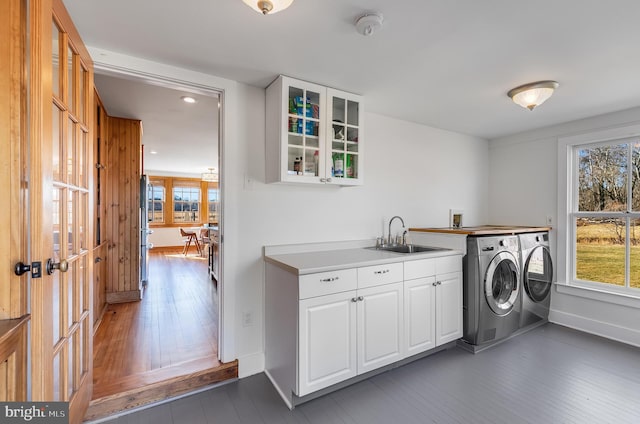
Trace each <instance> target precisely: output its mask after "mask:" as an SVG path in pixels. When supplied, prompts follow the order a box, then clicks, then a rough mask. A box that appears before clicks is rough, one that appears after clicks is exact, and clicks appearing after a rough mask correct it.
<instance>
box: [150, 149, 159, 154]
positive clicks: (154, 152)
mask: <svg viewBox="0 0 640 424" xmlns="http://www.w3.org/2000/svg"><path fill="white" fill-rule="evenodd" d="M149 153H151V154H152V155H157V154H158V152H156V151H155V150H152V151H150V152H149Z"/></svg>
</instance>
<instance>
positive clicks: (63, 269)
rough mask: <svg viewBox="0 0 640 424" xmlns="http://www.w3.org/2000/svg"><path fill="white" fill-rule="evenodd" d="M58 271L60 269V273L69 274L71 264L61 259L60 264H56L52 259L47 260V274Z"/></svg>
mask: <svg viewBox="0 0 640 424" xmlns="http://www.w3.org/2000/svg"><path fill="white" fill-rule="evenodd" d="M56 269H59V270H60V272H67V270H68V269H69V263H68V262H67V261H66V260H65V259H61V260H60V262H54V261H53V259H51V258H49V259H47V274H49V275H51V274H53V272H54V271H55V270H56Z"/></svg>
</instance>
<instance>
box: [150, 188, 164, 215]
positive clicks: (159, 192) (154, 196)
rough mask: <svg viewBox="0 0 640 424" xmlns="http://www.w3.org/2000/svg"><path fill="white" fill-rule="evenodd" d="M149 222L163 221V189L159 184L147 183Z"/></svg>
mask: <svg viewBox="0 0 640 424" xmlns="http://www.w3.org/2000/svg"><path fill="white" fill-rule="evenodd" d="M148 199H149V206H148V208H149V209H148V214H149V222H153V223H156V224H162V223H164V204H165V189H164V187H163V186H161V185H157V183H156V184H154V183H152V184H150V185H149V197H148Z"/></svg>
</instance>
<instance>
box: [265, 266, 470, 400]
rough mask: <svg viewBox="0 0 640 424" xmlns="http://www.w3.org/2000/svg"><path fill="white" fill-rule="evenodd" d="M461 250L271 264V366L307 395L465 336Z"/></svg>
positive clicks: (279, 379) (288, 391)
mask: <svg viewBox="0 0 640 424" xmlns="http://www.w3.org/2000/svg"><path fill="white" fill-rule="evenodd" d="M461 272H462V261H461V257H460V255H453V256H448V257H441V258H429V259H421V260H414V261H406V262H403V261H399V262H396V263H389V264H384V265H376V266H367V267H360V268H347V269H340V270H336V271H328V272H322V273H315V274H306V275H302V276H298V275H296V274H294V273H292V272H289V271H288V270H287V269H285V268H281V267H279V266H277V265H274V264H271V263H267V264H266V266H265V372H266V374H267V375H268V376H269V378H270V379H271V381H272V382H273V383H274V386H275V387H276V389H277V390H278V391H279V393H280V395H281V396H282V398H283V399H284V400H285V401H286V402H287V404H288V405H289V407H293V406H294V405H295V396H294V395H296V396H298V397H303V396H306V395H309V394H311V393H313V392H317V391H318V390H321V389H324V388H327V387H329V386H332V385H335V384H336V383H340V382H342V381H345V380H348V379H350V378H352V377H355V376H357V375H361V374H364V373H367V372H370V371H373V370H375V369H378V368H381V367H384V366H386V365H390V364H393V363H395V362H398V361H400V360H402V359H404V358H406V357H409V356H413V355H416V354H418V353H421V352H425V351H427V350H429V349H432V348H434V347H437V346H439V345H442V344H445V343H447V342H449V341H452V340H455V339H457V338H459V337H461V336H462V281H461V280H462V278H461Z"/></svg>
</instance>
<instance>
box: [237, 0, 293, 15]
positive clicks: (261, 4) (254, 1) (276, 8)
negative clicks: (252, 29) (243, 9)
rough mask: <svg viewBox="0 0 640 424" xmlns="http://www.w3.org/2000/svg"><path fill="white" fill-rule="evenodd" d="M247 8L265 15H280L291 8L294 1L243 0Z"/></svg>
mask: <svg viewBox="0 0 640 424" xmlns="http://www.w3.org/2000/svg"><path fill="white" fill-rule="evenodd" d="M242 1H243V2H244V3H245V4H246V5H247V6H249V7H250V8H252V9H253V10H255V11H256V12H258V13H262V14H263V15H267V14H271V15H273V14H274V13H278V12H280V11H281V10H284V9H286V8H287V7H289V6H291V3H293V0H242Z"/></svg>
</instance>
